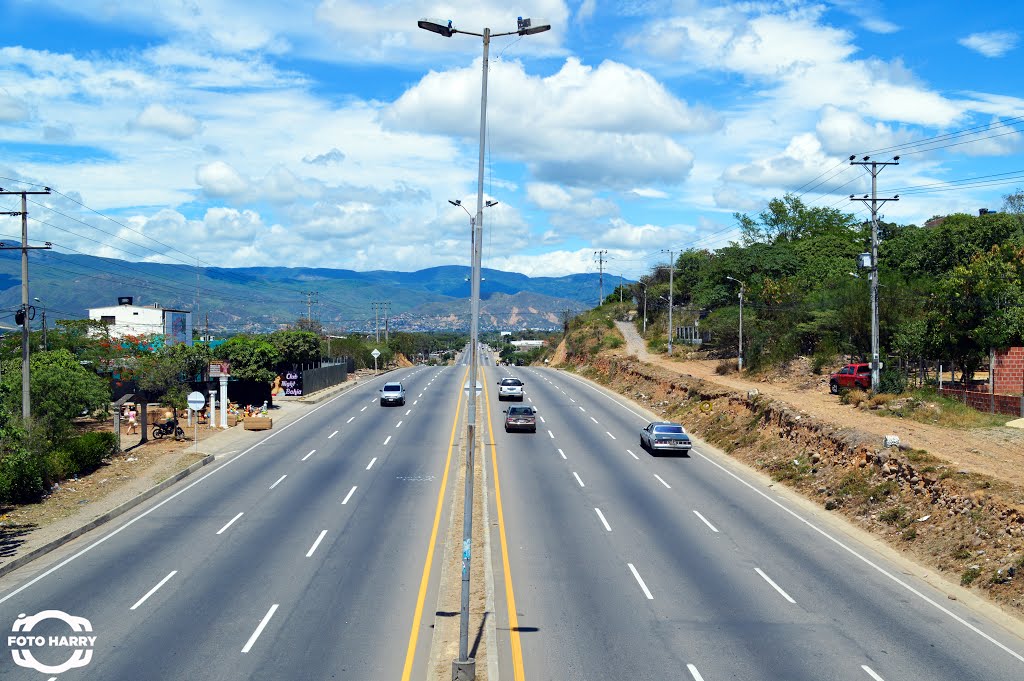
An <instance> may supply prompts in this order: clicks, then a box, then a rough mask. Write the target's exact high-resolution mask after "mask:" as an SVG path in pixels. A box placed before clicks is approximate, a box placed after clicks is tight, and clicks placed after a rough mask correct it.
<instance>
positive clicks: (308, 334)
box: [267, 331, 321, 364]
mask: <svg viewBox="0 0 1024 681" xmlns="http://www.w3.org/2000/svg"><path fill="white" fill-rule="evenodd" d="M267 340H268V341H270V343H271V344H272V345H273V346H274V347H275V348H276V349H277V352H278V354H279V355H280V356H281V361H282V362H284V363H286V364H306V363H311V362H316V361H317V360H319V359H320V357H321V355H320V337H319V336H318V335H317V334H316V333H314V332H312V331H275V332H274V333H272V334H270V335H269V336H268V337H267Z"/></svg>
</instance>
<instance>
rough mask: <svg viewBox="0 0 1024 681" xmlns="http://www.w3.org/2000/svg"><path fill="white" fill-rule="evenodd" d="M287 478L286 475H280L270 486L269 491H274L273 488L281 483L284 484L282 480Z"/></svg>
mask: <svg viewBox="0 0 1024 681" xmlns="http://www.w3.org/2000/svg"><path fill="white" fill-rule="evenodd" d="M287 477H288V474H287V473H285V474H284V475H282V476H281V477H280V478H278V479H277V482H275V483H274V484H273V485H271V486H270V489H274V488H275V487H277V486H278V485H280V484H281V483H282V482H284V479H285V478H287Z"/></svg>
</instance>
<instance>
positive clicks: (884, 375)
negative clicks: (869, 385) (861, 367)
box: [878, 369, 907, 395]
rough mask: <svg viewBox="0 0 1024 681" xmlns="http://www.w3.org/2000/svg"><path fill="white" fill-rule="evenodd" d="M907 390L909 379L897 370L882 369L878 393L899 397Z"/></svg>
mask: <svg viewBox="0 0 1024 681" xmlns="http://www.w3.org/2000/svg"><path fill="white" fill-rule="evenodd" d="M906 389H907V377H906V376H904V375H903V372H901V371H899V370H897V369H882V371H881V373H880V374H879V376H878V392H880V393H889V394H890V395H899V394H901V393H902V392H903V391H904V390H906Z"/></svg>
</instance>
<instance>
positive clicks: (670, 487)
mask: <svg viewBox="0 0 1024 681" xmlns="http://www.w3.org/2000/svg"><path fill="white" fill-rule="evenodd" d="M654 477H656V478H657V479H658V482H660V483H661V484H663V485H665V487H667V488H669V489H672V485H670V484H668V483H667V482H665V481H664V480H662V478H661V476H660V475H658V474H657V473H655V474H654Z"/></svg>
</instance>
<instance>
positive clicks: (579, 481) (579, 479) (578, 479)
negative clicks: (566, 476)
mask: <svg viewBox="0 0 1024 681" xmlns="http://www.w3.org/2000/svg"><path fill="white" fill-rule="evenodd" d="M572 474H573V475H574V476H575V477H576V482H578V483H580V487H586V485H584V484H583V480H582V479H581V478H580V476H579V473H577V472H576V471H573V472H572Z"/></svg>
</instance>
